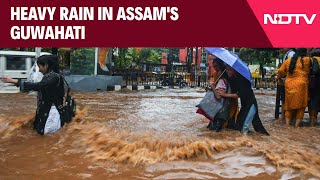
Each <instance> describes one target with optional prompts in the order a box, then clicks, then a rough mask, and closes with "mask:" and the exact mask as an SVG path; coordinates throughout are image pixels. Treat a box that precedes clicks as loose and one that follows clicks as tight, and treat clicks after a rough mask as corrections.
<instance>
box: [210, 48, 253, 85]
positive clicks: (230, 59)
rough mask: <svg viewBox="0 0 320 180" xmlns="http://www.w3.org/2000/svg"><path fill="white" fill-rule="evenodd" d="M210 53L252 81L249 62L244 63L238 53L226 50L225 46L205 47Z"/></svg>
mask: <svg viewBox="0 0 320 180" xmlns="http://www.w3.org/2000/svg"><path fill="white" fill-rule="evenodd" d="M205 49H206V50H207V51H208V52H209V53H211V54H213V55H214V56H216V57H218V58H219V59H221V60H222V61H223V62H225V63H226V64H228V65H229V66H230V67H232V68H233V69H234V70H236V71H237V72H238V73H240V74H241V75H242V76H243V77H245V78H246V79H248V80H249V81H250V82H251V80H252V77H251V72H250V69H249V68H248V66H247V64H246V63H244V62H243V61H242V60H241V59H240V58H239V56H238V55H236V54H234V53H232V52H230V51H228V50H226V49H225V48H212V47H207V48H205Z"/></svg>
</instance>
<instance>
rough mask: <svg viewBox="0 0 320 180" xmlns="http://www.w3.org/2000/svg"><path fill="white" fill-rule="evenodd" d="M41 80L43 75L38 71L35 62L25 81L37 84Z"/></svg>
mask: <svg viewBox="0 0 320 180" xmlns="http://www.w3.org/2000/svg"><path fill="white" fill-rule="evenodd" d="M42 78H43V74H42V73H41V72H40V71H39V67H38V65H37V62H35V63H34V64H33V66H32V68H31V70H30V74H29V77H28V79H27V81H29V82H33V83H37V82H40V81H41V80H42Z"/></svg>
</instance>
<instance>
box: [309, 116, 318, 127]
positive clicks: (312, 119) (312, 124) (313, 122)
mask: <svg viewBox="0 0 320 180" xmlns="http://www.w3.org/2000/svg"><path fill="white" fill-rule="evenodd" d="M316 120H317V118H316V117H315V116H310V125H311V126H315V124H316Z"/></svg>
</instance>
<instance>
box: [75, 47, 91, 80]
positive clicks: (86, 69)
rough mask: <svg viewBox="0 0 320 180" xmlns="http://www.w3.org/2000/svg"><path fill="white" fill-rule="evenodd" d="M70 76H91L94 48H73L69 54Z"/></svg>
mask: <svg viewBox="0 0 320 180" xmlns="http://www.w3.org/2000/svg"><path fill="white" fill-rule="evenodd" d="M70 61H71V74H74V75H93V74H94V68H95V64H94V63H95V48H73V49H71V54H70Z"/></svg>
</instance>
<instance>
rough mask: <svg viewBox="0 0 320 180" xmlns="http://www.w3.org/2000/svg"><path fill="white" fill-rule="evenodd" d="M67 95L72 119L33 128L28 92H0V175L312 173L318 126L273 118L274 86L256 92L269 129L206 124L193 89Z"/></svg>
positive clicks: (317, 158) (316, 173)
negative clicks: (50, 129) (72, 101)
mask: <svg viewBox="0 0 320 180" xmlns="http://www.w3.org/2000/svg"><path fill="white" fill-rule="evenodd" d="M74 95H75V97H76V99H77V102H78V107H79V109H78V114H77V116H76V118H75V119H74V121H73V122H72V123H70V124H67V125H66V126H65V127H64V128H63V129H62V130H60V131H59V132H57V133H55V134H50V135H46V136H40V135H38V134H37V133H36V132H35V131H33V130H32V126H31V123H32V120H33V116H34V113H35V108H36V107H35V104H36V98H35V97H34V96H30V95H28V94H22V93H21V94H0V102H1V106H0V138H1V139H0V179H44V178H50V179H62V178H68V179H90V178H91V179H110V178H112V179H180V178H182V179H239V178H247V179H317V178H320V151H319V150H320V138H319V137H320V129H319V127H302V128H286V127H285V126H284V124H283V122H281V121H280V120H275V119H274V118H273V116H274V106H275V96H274V94H259V95H257V100H258V106H259V113H260V117H261V118H262V121H263V123H264V124H265V126H266V128H267V129H268V131H269V132H270V134H271V136H262V135H259V134H257V133H253V134H252V135H250V136H244V135H242V134H241V133H239V132H237V131H231V130H224V131H222V132H220V133H215V132H211V131H209V130H208V129H207V128H206V125H207V123H208V122H207V120H206V119H205V118H204V117H203V116H201V115H199V114H196V113H195V111H196V108H195V105H196V104H197V103H198V102H199V101H200V100H201V98H202V97H203V95H204V91H203V90H201V89H189V88H185V89H162V90H146V91H136V92H135V91H125V90H124V91H120V92H101V93H75V94H74Z"/></svg>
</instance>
